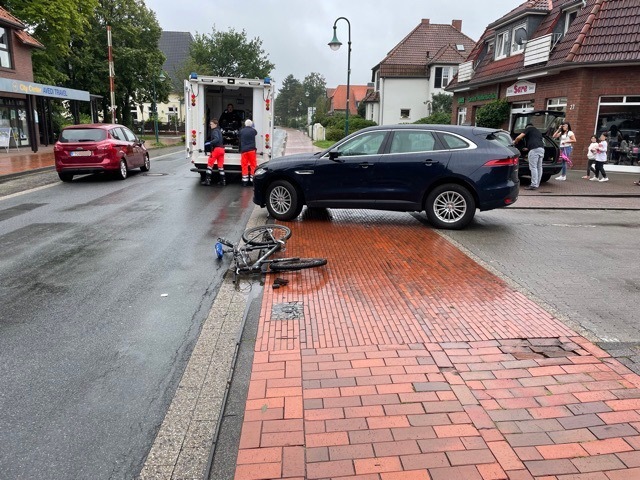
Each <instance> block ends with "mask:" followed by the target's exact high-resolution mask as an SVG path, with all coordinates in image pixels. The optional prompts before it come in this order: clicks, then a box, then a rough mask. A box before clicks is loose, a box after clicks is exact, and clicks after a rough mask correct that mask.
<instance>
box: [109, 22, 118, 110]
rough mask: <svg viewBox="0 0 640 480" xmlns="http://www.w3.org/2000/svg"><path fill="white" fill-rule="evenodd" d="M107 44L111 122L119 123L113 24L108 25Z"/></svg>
mask: <svg viewBox="0 0 640 480" xmlns="http://www.w3.org/2000/svg"><path fill="white" fill-rule="evenodd" d="M107 45H108V47H109V93H110V95H111V123H117V121H116V92H115V88H114V80H115V76H116V72H115V69H114V68H113V55H112V53H111V45H112V43H111V26H110V25H107Z"/></svg>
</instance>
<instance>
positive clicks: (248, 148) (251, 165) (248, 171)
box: [238, 119, 258, 187]
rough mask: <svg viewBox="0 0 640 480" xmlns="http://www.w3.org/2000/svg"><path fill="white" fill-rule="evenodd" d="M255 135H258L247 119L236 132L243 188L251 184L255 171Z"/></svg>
mask: <svg viewBox="0 0 640 480" xmlns="http://www.w3.org/2000/svg"><path fill="white" fill-rule="evenodd" d="M256 135H258V132H257V131H256V129H255V128H253V122H252V121H251V120H249V119H247V120H246V121H245V122H244V127H242V128H241V129H240V132H238V138H239V139H240V165H241V167H242V186H244V187H247V186H249V185H250V184H252V183H253V174H254V173H255V171H256V150H257V149H256Z"/></svg>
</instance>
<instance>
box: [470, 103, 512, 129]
mask: <svg viewBox="0 0 640 480" xmlns="http://www.w3.org/2000/svg"><path fill="white" fill-rule="evenodd" d="M509 112H510V107H509V102H507V101H506V100H505V99H500V100H494V101H493V102H491V103H487V104H486V105H483V106H482V107H480V108H479V109H478V111H477V112H476V125H477V126H479V127H488V128H502V126H503V125H504V124H505V123H506V121H507V120H508V119H509Z"/></svg>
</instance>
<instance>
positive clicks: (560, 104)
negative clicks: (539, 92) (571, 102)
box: [547, 97, 567, 112]
mask: <svg viewBox="0 0 640 480" xmlns="http://www.w3.org/2000/svg"><path fill="white" fill-rule="evenodd" d="M547 110H555V111H557V112H566V111H567V97H560V98H550V99H549V100H547Z"/></svg>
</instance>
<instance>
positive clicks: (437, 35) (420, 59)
mask: <svg viewBox="0 0 640 480" xmlns="http://www.w3.org/2000/svg"><path fill="white" fill-rule="evenodd" d="M456 45H463V46H464V51H458V50H457V48H456ZM474 45H475V42H474V41H473V40H472V39H471V38H469V37H468V36H466V35H465V34H464V33H462V32H461V31H459V30H458V29H457V28H455V27H454V26H453V25H442V24H431V23H429V20H428V19H423V20H422V22H420V24H419V25H418V26H417V27H416V28H414V29H413V30H412V31H411V32H410V33H409V34H408V35H407V36H406V37H405V38H404V39H403V40H402V41H401V42H400V43H398V44H397V45H396V46H395V47H393V49H392V50H391V51H390V52H389V54H388V55H387V56H386V58H385V59H384V60H382V61H381V62H380V65H379V67H380V76H382V77H394V76H403V77H425V76H426V75H427V66H428V65H430V64H432V63H433V62H434V57H435V56H436V55H438V58H437V61H438V63H443V64H447V63H449V64H455V65H457V64H459V63H461V62H463V61H464V59H465V58H466V56H467V55H468V53H469V52H470V51H471V49H472V48H473V46H474Z"/></svg>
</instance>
